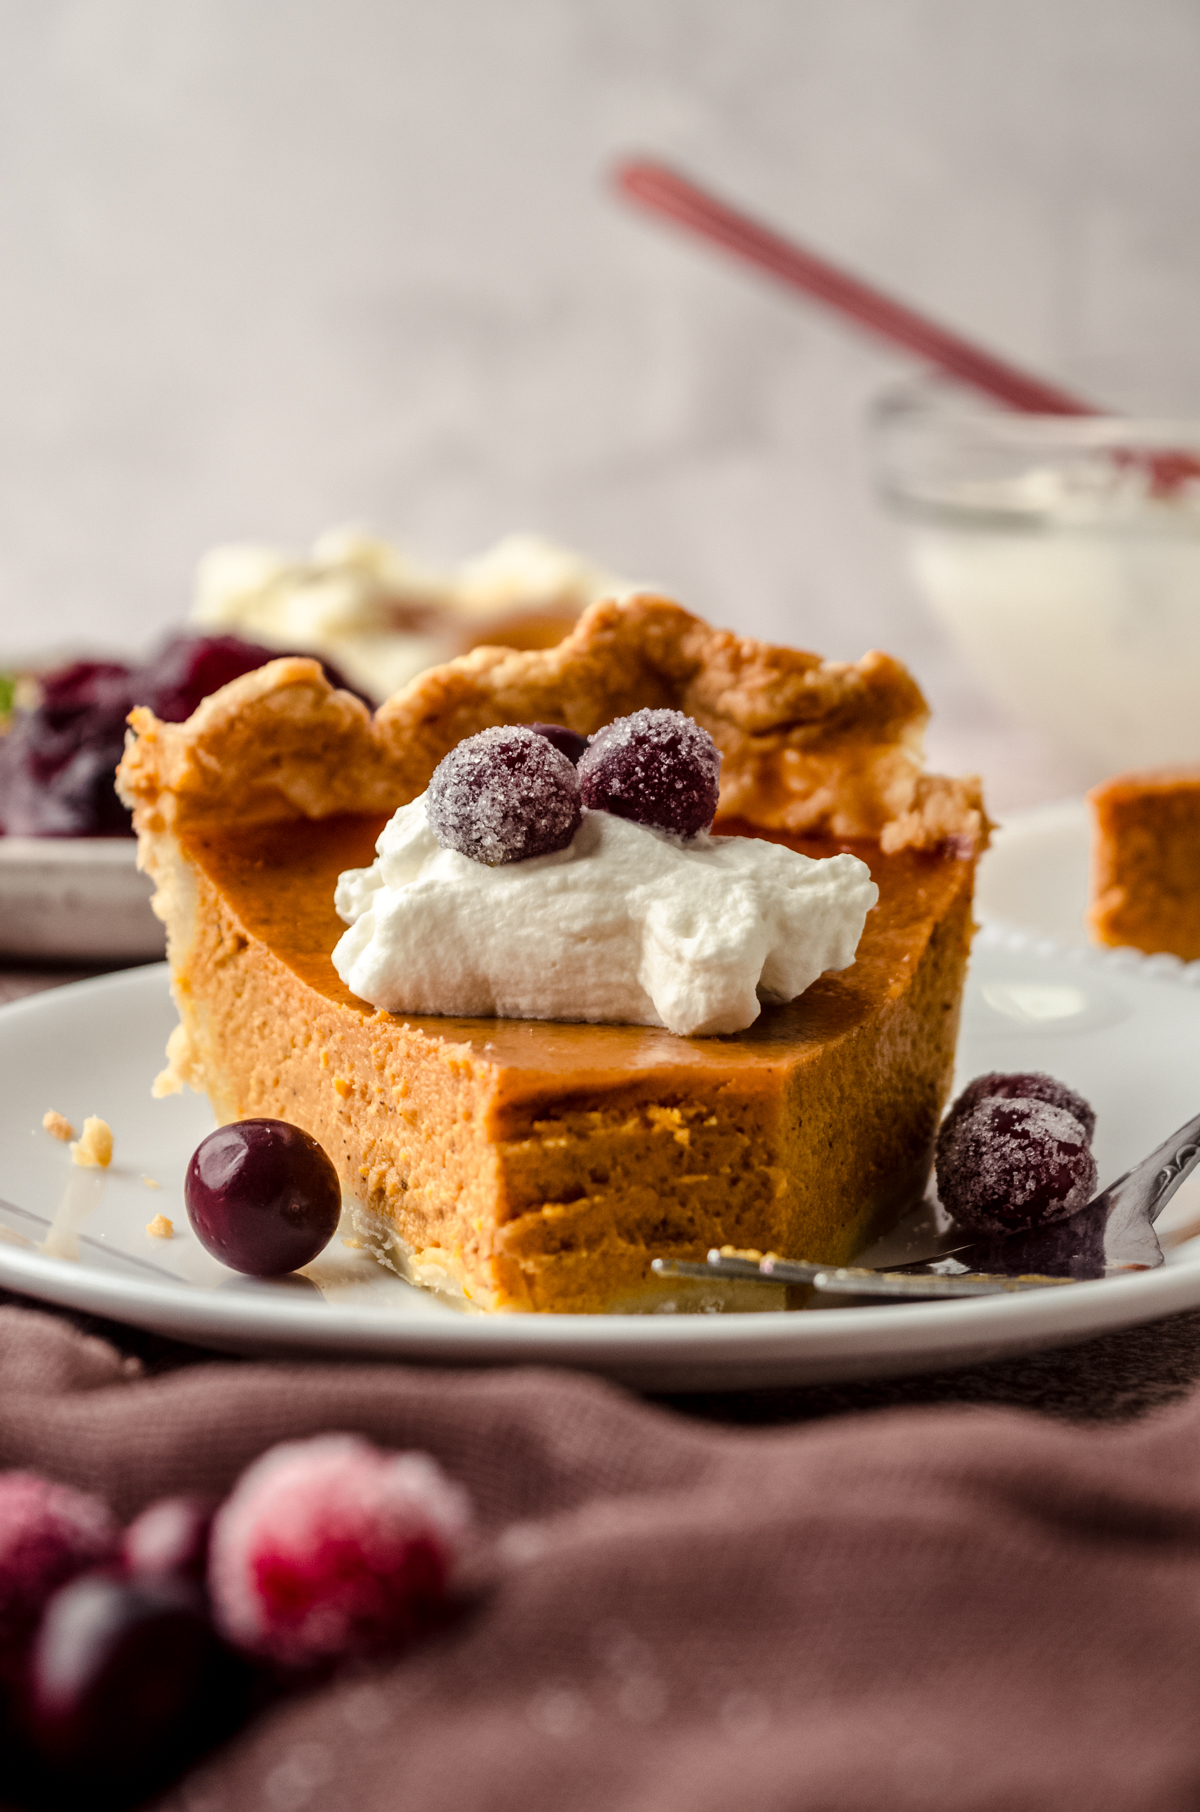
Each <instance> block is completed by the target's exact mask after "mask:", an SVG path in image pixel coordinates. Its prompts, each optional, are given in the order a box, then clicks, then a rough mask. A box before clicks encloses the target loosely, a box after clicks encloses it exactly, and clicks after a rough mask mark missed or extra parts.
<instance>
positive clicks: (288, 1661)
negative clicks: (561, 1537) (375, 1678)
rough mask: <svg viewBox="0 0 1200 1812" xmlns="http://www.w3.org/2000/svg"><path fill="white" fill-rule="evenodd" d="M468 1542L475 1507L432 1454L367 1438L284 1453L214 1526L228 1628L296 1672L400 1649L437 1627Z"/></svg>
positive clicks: (214, 1561) (214, 1595)
mask: <svg viewBox="0 0 1200 1812" xmlns="http://www.w3.org/2000/svg"><path fill="white" fill-rule="evenodd" d="M469 1528H470V1510H469V1506H468V1501H467V1498H466V1495H465V1493H464V1492H462V1491H461V1490H460V1489H459V1487H458V1486H457V1485H454V1484H453V1483H451V1481H450V1480H449V1479H448V1478H447V1477H446V1475H445V1474H444V1473H443V1472H442V1470H441V1468H440V1467H439V1466H438V1465H437V1463H436V1462H435V1461H434V1460H432V1459H430V1458H429V1456H428V1455H426V1454H421V1453H384V1452H381V1451H380V1450H379V1449H378V1448H376V1447H373V1446H372V1445H371V1444H370V1443H369V1442H368V1441H364V1440H362V1439H360V1438H359V1437H358V1436H356V1435H344V1434H331V1435H318V1436H317V1437H316V1438H315V1439H312V1440H308V1441H288V1442H284V1443H283V1444H282V1445H281V1446H278V1447H274V1448H272V1449H271V1451H270V1452H269V1453H266V1454H264V1455H263V1456H262V1458H261V1459H259V1460H257V1461H255V1463H254V1464H253V1465H252V1466H251V1467H250V1468H249V1469H248V1471H246V1472H245V1473H243V1475H242V1477H241V1479H240V1480H239V1481H238V1483H237V1485H236V1486H235V1488H234V1490H233V1493H232V1495H231V1496H230V1497H229V1498H228V1499H227V1500H226V1502H225V1504H224V1505H223V1506H222V1508H221V1509H220V1510H219V1511H218V1513H217V1517H216V1521H215V1522H214V1524H213V1531H212V1543H211V1548H210V1559H209V1579H208V1584H209V1593H210V1597H211V1601H212V1608H213V1615H214V1617H215V1619H216V1622H217V1627H218V1628H219V1629H220V1630H221V1632H222V1634H223V1635H224V1636H225V1637H226V1638H227V1639H228V1640H229V1641H230V1642H232V1643H234V1644H235V1645H237V1646H238V1647H239V1648H243V1649H245V1650H248V1651H249V1652H250V1653H251V1654H256V1655H259V1656H262V1657H264V1658H267V1659H270V1660H273V1661H276V1662H280V1663H282V1664H284V1665H285V1666H291V1667H306V1666H312V1665H316V1664H319V1663H321V1662H323V1661H329V1660H335V1659H338V1658H340V1657H343V1656H347V1655H361V1654H369V1653H372V1652H375V1651H378V1650H381V1649H385V1648H390V1647H394V1646H396V1645H397V1644H399V1643H403V1642H406V1641H408V1640H410V1639H411V1638H413V1637H414V1636H417V1635H419V1634H420V1633H421V1631H422V1630H423V1629H426V1628H428V1627H429V1626H430V1625H431V1623H432V1622H433V1621H434V1620H435V1618H436V1615H437V1612H438V1609H439V1606H440V1605H441V1604H442V1602H443V1600H444V1598H445V1595H446V1588H447V1584H448V1582H449V1580H450V1577H451V1575H452V1573H453V1570H454V1567H455V1563H456V1561H457V1559H458V1557H459V1554H460V1552H461V1550H462V1546H463V1544H464V1542H465V1539H466V1537H467V1534H468V1531H469Z"/></svg>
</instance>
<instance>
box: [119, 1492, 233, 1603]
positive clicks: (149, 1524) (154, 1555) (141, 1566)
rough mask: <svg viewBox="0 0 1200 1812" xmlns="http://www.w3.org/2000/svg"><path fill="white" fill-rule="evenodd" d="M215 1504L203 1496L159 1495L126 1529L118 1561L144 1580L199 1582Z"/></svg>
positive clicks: (202, 1573) (205, 1556) (205, 1559)
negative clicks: (186, 1580) (189, 1580)
mask: <svg viewBox="0 0 1200 1812" xmlns="http://www.w3.org/2000/svg"><path fill="white" fill-rule="evenodd" d="M215 1511H216V1505H215V1504H214V1503H213V1502H212V1500H211V1499H209V1498H204V1497H160V1498H159V1499H158V1501H157V1503H153V1504H148V1505H147V1507H146V1508H145V1509H144V1510H143V1511H142V1513H141V1515H140V1516H138V1517H135V1519H134V1521H133V1522H131V1523H130V1525H129V1527H128V1529H126V1531H125V1534H124V1537H123V1538H122V1542H121V1564H122V1566H123V1567H124V1568H125V1571H126V1572H127V1573H134V1574H137V1575H139V1576H140V1577H142V1578H145V1579H191V1580H194V1581H195V1582H196V1583H197V1584H202V1583H203V1580H204V1575H205V1571H206V1569H207V1566H208V1538H209V1534H210V1532H211V1529H212V1519H213V1515H214V1513H215Z"/></svg>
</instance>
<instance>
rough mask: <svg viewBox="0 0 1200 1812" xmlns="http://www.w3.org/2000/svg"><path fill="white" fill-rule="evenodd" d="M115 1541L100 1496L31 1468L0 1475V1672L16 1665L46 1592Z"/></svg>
mask: <svg viewBox="0 0 1200 1812" xmlns="http://www.w3.org/2000/svg"><path fill="white" fill-rule="evenodd" d="M116 1545H117V1531H116V1526H115V1524H114V1523H113V1520H112V1518H111V1517H110V1515H109V1513H108V1510H107V1508H106V1506H105V1505H104V1504H102V1503H101V1502H100V1499H99V1498H95V1497H89V1496H87V1495H86V1494H85V1493H84V1492H82V1491H72V1490H71V1489H70V1488H69V1487H68V1486H66V1485H53V1484H51V1483H50V1481H49V1480H48V1479H43V1478H38V1477H37V1476H36V1475H35V1474H34V1473H31V1472H6V1473H0V1670H4V1671H7V1672H11V1671H12V1669H13V1668H14V1667H15V1666H16V1665H17V1664H18V1661H19V1657H20V1655H21V1653H22V1651H23V1649H24V1646H25V1644H27V1643H28V1641H29V1639H30V1637H31V1636H32V1634H33V1631H34V1629H35V1627H36V1625H37V1621H38V1619H39V1617H40V1616H41V1614H42V1608H43V1606H44V1605H45V1603H46V1600H47V1599H48V1598H49V1597H50V1595H51V1593H52V1592H54V1591H55V1590H56V1589H57V1588H58V1587H59V1586H60V1585H62V1584H64V1582H65V1581H66V1580H68V1579H72V1578H74V1576H75V1574H77V1573H81V1572H83V1571H84V1570H85V1569H86V1568H88V1567H94V1566H96V1565H97V1564H98V1563H100V1562H101V1561H105V1560H107V1559H108V1558H109V1557H110V1556H111V1555H112V1554H113V1552H114V1551H115V1548H116Z"/></svg>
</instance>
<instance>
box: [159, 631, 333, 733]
mask: <svg viewBox="0 0 1200 1812" xmlns="http://www.w3.org/2000/svg"><path fill="white" fill-rule="evenodd" d="M283 652H284V650H283V649H280V648H264V647H263V645H262V644H261V643H260V642H244V641H243V640H242V639H241V637H240V636H235V635H177V636H172V637H171V639H170V641H168V642H165V643H164V644H163V646H162V647H161V648H160V649H159V651H158V653H157V654H156V655H155V656H154V658H153V659H152V660H151V661H150V662H149V663H148V664H147V665H146V666H145V667H143V668H142V669H141V670H140V672H139V673H138V675H137V681H136V689H137V691H138V698H137V701H136V702H137V703H138V704H139V705H149V706H150V709H151V710H152V711H153V712H154V715H155V716H156V717H158V718H161V720H162V722H163V723H166V724H174V723H182V722H183V721H184V719H185V718H188V717H190V716H191V715H192V712H193V711H194V710H195V709H196V706H197V705H198V704H200V703H201V701H202V700H204V699H206V698H207V697H208V696H209V694H210V693H213V692H219V691H220V689H221V687H222V686H227V685H228V684H229V682H230V680H235V679H240V678H241V677H242V675H243V674H244V673H254V672H255V671H256V670H257V669H258V668H259V667H265V666H266V664H267V662H268V661H277V660H279V659H280V657H281V655H282V654H283ZM321 665H322V668H323V669H324V673H325V677H326V679H327V680H328V681H329V683H330V685H331V686H339V687H341V689H342V690H343V691H344V692H351V691H354V688H353V687H352V686H351V685H350V684H349V682H348V681H347V680H345V679H343V677H342V675H341V674H340V673H339V672H338V670H337V668H336V667H333V666H330V665H329V664H328V663H327V662H324V661H323V662H322V663H321ZM357 696H358V697H360V698H361V697H362V694H361V693H358V694H357Z"/></svg>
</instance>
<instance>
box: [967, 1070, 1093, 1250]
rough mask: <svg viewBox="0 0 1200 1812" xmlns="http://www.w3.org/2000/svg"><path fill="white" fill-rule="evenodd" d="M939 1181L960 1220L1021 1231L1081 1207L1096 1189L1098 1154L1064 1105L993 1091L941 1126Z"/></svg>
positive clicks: (987, 1229)
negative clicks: (950, 1122) (944, 1125)
mask: <svg viewBox="0 0 1200 1812" xmlns="http://www.w3.org/2000/svg"><path fill="white" fill-rule="evenodd" d="M937 1185H938V1194H939V1196H940V1197H941V1200H942V1205H943V1207H944V1208H945V1209H946V1210H947V1212H948V1213H950V1214H952V1215H953V1216H954V1219H955V1220H956V1221H957V1222H958V1223H959V1225H960V1226H963V1227H970V1228H973V1229H976V1230H977V1231H979V1232H981V1233H1017V1232H1024V1231H1026V1230H1028V1229H1030V1228H1033V1227H1041V1226H1045V1225H1046V1224H1047V1222H1050V1221H1058V1220H1065V1219H1066V1218H1067V1216H1068V1215H1071V1214H1074V1213H1075V1212H1076V1211H1077V1210H1078V1209H1080V1208H1082V1207H1084V1205H1085V1204H1086V1203H1087V1202H1088V1201H1090V1200H1091V1197H1092V1194H1093V1192H1094V1191H1095V1187H1096V1160H1095V1158H1094V1157H1093V1156H1092V1154H1091V1152H1090V1151H1089V1150H1088V1141H1087V1134H1086V1133H1085V1131H1084V1128H1083V1127H1082V1125H1081V1124H1080V1122H1079V1121H1078V1120H1077V1119H1076V1118H1075V1116H1074V1115H1073V1114H1070V1113H1068V1112H1067V1111H1066V1109H1065V1108H1062V1107H1055V1106H1052V1105H1051V1104H1050V1103H1049V1102H1046V1101H1033V1100H1007V1099H1005V1098H1004V1097H1002V1096H991V1097H989V1098H988V1099H986V1100H984V1101H981V1102H980V1103H979V1105H978V1106H977V1107H976V1108H975V1109H974V1111H973V1112H971V1113H969V1114H964V1115H961V1116H960V1117H959V1118H958V1119H957V1120H956V1121H955V1122H953V1124H947V1126H946V1127H944V1128H943V1129H942V1134H941V1136H940V1137H939V1139H938V1148H937Z"/></svg>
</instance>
